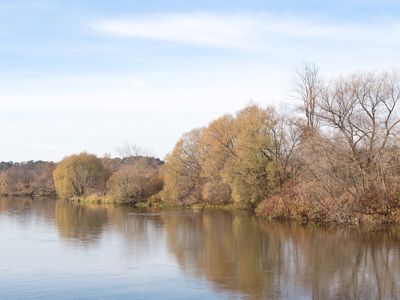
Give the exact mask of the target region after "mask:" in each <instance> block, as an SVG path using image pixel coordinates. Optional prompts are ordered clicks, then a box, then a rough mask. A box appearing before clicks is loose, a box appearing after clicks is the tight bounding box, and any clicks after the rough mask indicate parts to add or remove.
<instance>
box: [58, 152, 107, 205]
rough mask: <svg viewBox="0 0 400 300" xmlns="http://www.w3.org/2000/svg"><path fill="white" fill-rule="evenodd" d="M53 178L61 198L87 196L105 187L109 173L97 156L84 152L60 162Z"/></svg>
mask: <svg viewBox="0 0 400 300" xmlns="http://www.w3.org/2000/svg"><path fill="white" fill-rule="evenodd" d="M53 177H54V184H55V186H56V192H57V195H58V196H59V197H62V198H68V197H73V196H87V195H89V194H91V193H93V192H94V191H96V190H97V189H98V188H100V187H101V186H104V184H105V182H106V180H107V171H106V169H105V167H104V165H103V164H102V162H101V160H100V159H99V158H97V156H96V155H94V154H88V153H86V152H82V153H80V154H73V155H71V156H68V157H65V158H64V159H63V160H62V161H60V162H59V163H58V165H57V168H56V169H55V170H54V172H53Z"/></svg>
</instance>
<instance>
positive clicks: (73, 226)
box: [55, 201, 107, 243]
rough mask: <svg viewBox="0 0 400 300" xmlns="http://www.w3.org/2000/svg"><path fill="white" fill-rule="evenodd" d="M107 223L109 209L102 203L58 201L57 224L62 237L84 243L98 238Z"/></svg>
mask: <svg viewBox="0 0 400 300" xmlns="http://www.w3.org/2000/svg"><path fill="white" fill-rule="evenodd" d="M106 223H107V209H106V207H105V206H101V205H84V204H80V203H74V202H66V201H57V202H56V207H55V224H56V226H57V229H58V231H59V234H60V236H61V237H62V238H65V239H67V240H71V241H77V240H78V241H81V242H83V243H93V242H95V241H97V240H98V238H99V236H100V234H101V233H102V231H103V226H104V225H105V224H106Z"/></svg>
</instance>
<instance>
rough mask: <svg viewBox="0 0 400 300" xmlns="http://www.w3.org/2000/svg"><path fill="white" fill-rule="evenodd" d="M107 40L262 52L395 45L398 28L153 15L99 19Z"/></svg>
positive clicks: (283, 19) (279, 19) (293, 19)
mask: <svg viewBox="0 0 400 300" xmlns="http://www.w3.org/2000/svg"><path fill="white" fill-rule="evenodd" d="M89 26H90V27H91V28H92V29H95V30H97V31H100V32H104V33H107V34H111V35H118V36H126V37H135V38H143V39H152V40H161V41H169V42H177V43H186V44H192V45H200V46H209V47H239V48H259V47H261V48H264V47H265V46H267V45H268V44H270V43H273V42H282V41H285V40H293V39H298V40H317V41H332V42H343V41H349V42H355V41H356V42H375V43H377V42H378V43H387V44H398V43H399V42H398V40H399V38H400V23H398V22H396V21H390V20H388V21H387V22H385V23H382V22H381V23H379V24H373V23H352V24H337V23H333V22H332V23H329V22H328V21H325V20H323V19H321V18H307V19H306V18H299V17H294V16H276V15H271V14H265V13H264V14H258V15H218V14H198V13H192V14H161V15H159V14H157V15H145V16H136V17H132V18H130V19H103V20H100V21H97V22H94V23H91V24H89Z"/></svg>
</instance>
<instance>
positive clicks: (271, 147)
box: [161, 64, 400, 222]
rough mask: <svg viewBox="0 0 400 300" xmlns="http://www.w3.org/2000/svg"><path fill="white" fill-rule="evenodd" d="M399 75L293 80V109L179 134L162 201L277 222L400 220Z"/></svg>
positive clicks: (301, 73)
mask: <svg viewBox="0 0 400 300" xmlns="http://www.w3.org/2000/svg"><path fill="white" fill-rule="evenodd" d="M399 79H400V74H399V72H398V71H397V70H392V71H382V72H377V71H372V72H367V71H357V72H354V73H352V74H349V75H346V76H340V77H337V78H332V79H329V80H323V78H322V77H321V75H320V73H319V70H318V68H317V67H316V66H315V65H314V64H305V65H303V66H302V67H301V68H299V69H298V70H297V72H296V75H295V76H294V78H293V80H292V87H293V91H294V95H295V96H296V98H297V100H298V101H297V103H299V102H300V103H301V104H300V105H298V106H297V107H296V109H294V110H289V109H286V110H285V111H277V110H276V109H275V108H273V107H266V108H262V107H260V106H258V105H255V104H250V105H248V106H247V107H245V108H244V109H242V110H241V111H239V112H238V113H237V114H236V115H230V114H227V115H224V116H222V117H220V118H219V119H217V120H215V121H213V122H211V123H210V124H209V125H208V126H206V127H203V128H198V129H194V130H192V131H190V132H188V133H186V134H184V135H183V136H182V138H181V140H180V141H179V142H178V143H177V144H176V146H175V148H174V150H173V151H172V152H171V154H169V155H168V156H167V158H166V165H165V173H164V182H165V185H164V189H163V191H162V192H161V194H162V198H163V199H165V200H167V201H170V202H174V203H175V202H176V203H188V204H193V203H210V204H227V203H235V204H236V205H239V206H242V207H247V208H251V209H256V211H257V212H258V214H259V215H263V216H266V217H271V218H277V219H306V220H315V221H336V222H350V221H359V220H360V219H363V220H369V221H377V220H380V221H394V220H398V218H399V216H400V215H399V212H400V210H399V206H400V202H399V201H400V186H399V183H400V163H399V154H400V153H399V146H400V142H399V137H400V136H399V123H400V119H399V114H398V113H399V105H398V102H399V99H400V80H399Z"/></svg>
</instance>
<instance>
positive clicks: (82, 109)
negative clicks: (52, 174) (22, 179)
mask: <svg viewBox="0 0 400 300" xmlns="http://www.w3.org/2000/svg"><path fill="white" fill-rule="evenodd" d="M399 15H400V4H399V3H398V1H361V0H360V1H354V0H348V1H282V0H281V1H256V0H247V1H239V0H230V1H219V0H203V1H183V0H179V1H178V0H176V1H167V0H165V1H156V0H150V1H128V0H126V1H124V0H114V1H108V0H107V1H106V0H96V1H95V0H91V1H89V0H65V1H57V0H53V1H49V0H48V1H44V0H35V1H33V0H32V1H28V0H26V1H20V0H13V1H8V0H1V1H0V139H1V141H2V146H1V148H0V161H1V160H5V161H9V160H12V161H26V160H31V159H33V160H39V159H41V160H53V161H59V160H61V159H62V158H63V157H64V156H67V155H70V154H73V153H79V152H81V151H83V150H86V151H88V152H90V153H95V154H97V155H99V156H102V155H103V154H104V153H106V152H109V153H111V154H112V155H113V156H116V155H117V153H116V151H115V148H116V147H118V146H121V145H122V143H123V142H124V141H128V142H130V143H135V144H137V145H140V146H142V147H146V148H148V149H150V150H152V152H153V153H154V155H156V156H158V157H160V158H164V156H165V155H166V154H167V153H168V152H169V151H171V150H172V149H173V147H174V145H175V143H176V142H177V141H178V140H179V138H180V136H181V135H182V134H183V133H184V132H187V131H189V130H191V129H193V128H195V127H201V126H205V125H207V124H208V123H209V122H211V121H212V120H214V119H216V118H218V117H219V116H221V115H223V114H224V113H235V112H237V111H238V110H240V109H242V108H243V107H244V106H245V105H246V104H248V103H249V102H250V101H253V102H256V103H259V104H260V105H262V106H266V105H274V106H282V107H284V108H287V107H289V104H291V103H292V100H291V98H290V96H289V94H288V91H289V90H290V79H291V77H292V76H293V70H294V69H295V68H296V67H298V66H300V65H301V64H302V63H304V62H315V63H316V64H317V65H318V66H319V67H320V69H321V73H322V74H324V75H325V76H326V77H330V76H338V75H340V74H347V73H349V72H352V71H355V70H357V69H367V70H373V69H391V68H394V67H399V63H400V55H399V53H400V52H399V50H398V49H399V46H400V20H399V19H398V16H399Z"/></svg>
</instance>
